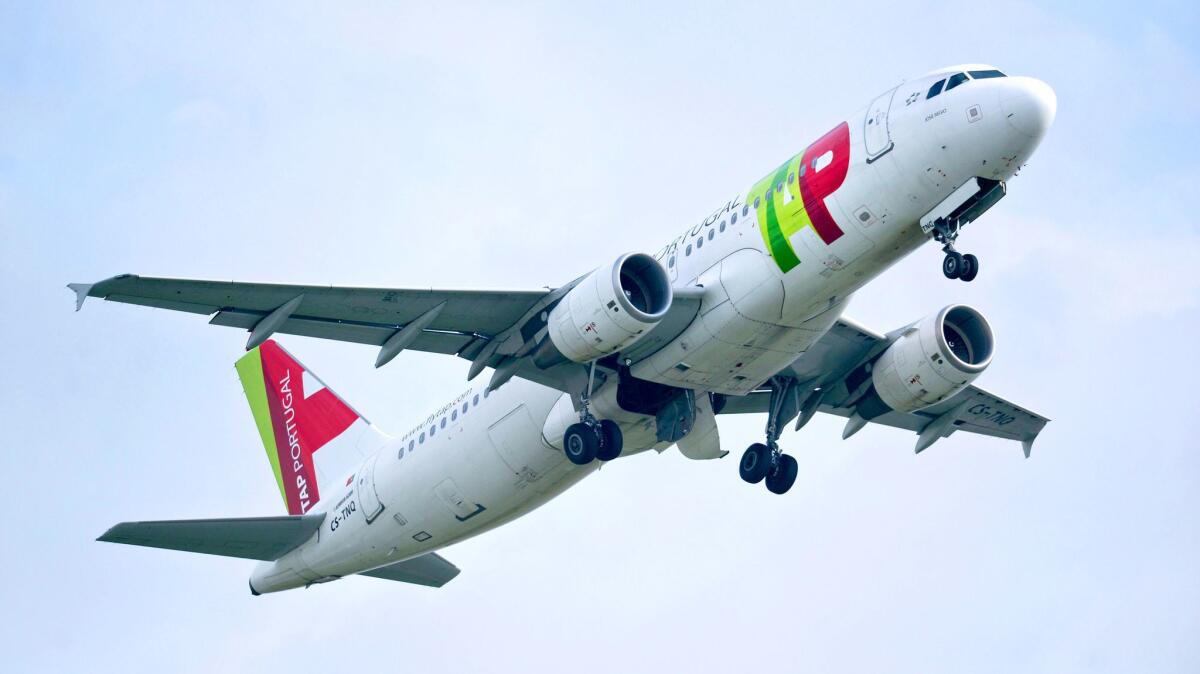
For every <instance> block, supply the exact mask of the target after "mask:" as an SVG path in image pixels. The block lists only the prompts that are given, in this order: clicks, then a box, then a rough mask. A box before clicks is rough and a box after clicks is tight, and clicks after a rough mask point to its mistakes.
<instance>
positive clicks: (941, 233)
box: [933, 218, 979, 282]
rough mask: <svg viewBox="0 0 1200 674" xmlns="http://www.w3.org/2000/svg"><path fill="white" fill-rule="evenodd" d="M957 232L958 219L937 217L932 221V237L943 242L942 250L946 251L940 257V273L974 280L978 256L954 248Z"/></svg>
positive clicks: (977, 270)
mask: <svg viewBox="0 0 1200 674" xmlns="http://www.w3.org/2000/svg"><path fill="white" fill-rule="evenodd" d="M958 232H959V224H958V221H949V220H946V219H945V218H938V219H937V221H936V222H934V223H933V239H934V240H935V241H937V242H938V243H941V244H944V245H943V246H942V250H943V251H945V253H946V257H945V258H943V259H942V273H943V274H945V275H946V278H949V279H955V278H956V279H959V280H961V281H968V282H969V281H974V280H975V276H976V275H978V274H979V258H977V257H975V256H974V255H971V254H970V253H967V254H966V255H963V254H962V253H960V252H958V251H957V250H955V249H954V242H955V241H956V240H957V239H958Z"/></svg>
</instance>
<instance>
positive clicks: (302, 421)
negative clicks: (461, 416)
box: [237, 339, 388, 515]
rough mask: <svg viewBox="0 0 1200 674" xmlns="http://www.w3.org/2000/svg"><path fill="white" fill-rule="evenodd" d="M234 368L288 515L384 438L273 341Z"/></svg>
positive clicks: (302, 509) (305, 507) (304, 507)
mask: <svg viewBox="0 0 1200 674" xmlns="http://www.w3.org/2000/svg"><path fill="white" fill-rule="evenodd" d="M237 372H238V377H239V378H241V380H242V388H243V389H244V390H245V392H246V400H247V401H248V402H249V403H250V410H251V412H253V414H254V423H255V424H256V425H257V426H258V433H259V435H260V436H261V437H262V441H263V446H264V447H266V450H267V459H268V460H269V461H270V462H271V470H272V471H273V472H274V473H275V482H276V484H277V485H278V486H279V493H280V496H282V497H283V502H284V504H285V505H286V506H287V511H288V514H291V515H303V514H304V513H306V512H309V511H310V510H311V509H312V507H313V506H314V505H316V504H317V502H318V501H320V500H321V493H322V492H324V491H327V488H328V487H330V485H335V486H336V483H337V482H338V481H344V480H346V479H347V478H348V477H350V475H351V474H352V473H353V472H354V471H355V470H356V469H357V468H358V467H359V465H360V464H361V463H362V462H363V459H365V458H366V457H367V456H369V455H370V454H371V453H373V452H374V451H376V450H377V449H379V447H380V446H381V445H382V444H383V443H384V442H386V441H387V440H388V437H387V436H386V435H384V434H383V433H382V432H380V431H379V430H378V429H377V428H375V427H374V426H373V425H371V423H370V422H368V421H367V420H366V419H364V418H363V417H362V416H361V415H360V414H359V413H358V412H356V411H355V410H354V408H352V407H350V405H348V404H347V403H346V401H344V400H342V399H341V398H340V397H338V395H337V394H335V393H334V392H333V391H332V390H331V389H329V388H328V387H326V386H325V383H324V382H322V381H321V380H320V379H318V378H317V376H316V375H314V374H313V373H312V372H310V371H309V370H308V369H306V368H305V367H304V366H303V365H302V364H300V362H299V361H297V360H296V359H295V358H293V357H292V355H291V354H290V353H288V352H287V351H285V350H284V349H283V347H281V346H280V345H279V344H278V343H276V342H275V341H274V340H270V339H269V340H267V341H265V342H263V343H262V344H261V345H259V346H256V347H254V348H253V349H251V350H250V351H248V352H246V355H244V356H242V357H241V358H240V359H238V361H237Z"/></svg>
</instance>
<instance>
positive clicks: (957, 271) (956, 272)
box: [942, 251, 965, 278]
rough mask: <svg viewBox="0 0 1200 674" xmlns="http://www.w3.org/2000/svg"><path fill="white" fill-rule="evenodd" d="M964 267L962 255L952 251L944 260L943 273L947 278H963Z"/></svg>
mask: <svg viewBox="0 0 1200 674" xmlns="http://www.w3.org/2000/svg"><path fill="white" fill-rule="evenodd" d="M964 266H965V265H964V263H963V256H962V254H961V253H957V252H955V251H950V252H948V253H946V257H945V259H943V260H942V273H943V274H945V275H946V278H958V277H960V276H962V273H963V267H964Z"/></svg>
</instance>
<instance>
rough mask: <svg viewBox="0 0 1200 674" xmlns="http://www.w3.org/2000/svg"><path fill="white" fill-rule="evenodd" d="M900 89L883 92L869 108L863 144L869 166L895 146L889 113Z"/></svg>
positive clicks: (894, 88) (864, 125)
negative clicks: (893, 98) (889, 124)
mask: <svg viewBox="0 0 1200 674" xmlns="http://www.w3.org/2000/svg"><path fill="white" fill-rule="evenodd" d="M899 88H900V87H899V86H896V87H892V88H891V89H889V90H888V91H885V92H883V93H882V94H880V95H879V96H877V97H876V98H875V100H873V101H871V105H869V106H868V107H867V114H866V116H865V117H864V118H863V143H864V144H865V145H866V148H867V163H868V164H869V163H871V162H873V161H875V160H876V159H879V158H880V157H882V156H883V155H885V154H887V153H888V151H889V150H891V149H892V147H893V146H894V145H895V144H894V143H893V142H892V131H891V129H890V128H889V127H888V111H889V110H890V109H891V107H892V97H893V96H895V95H896V90H897V89H899Z"/></svg>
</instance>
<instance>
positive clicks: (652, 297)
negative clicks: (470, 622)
mask: <svg viewBox="0 0 1200 674" xmlns="http://www.w3.org/2000/svg"><path fill="white" fill-rule="evenodd" d="M1056 107H1057V101H1056V98H1055V94H1054V91H1053V90H1052V89H1051V88H1050V87H1049V86H1048V85H1047V84H1045V83H1044V82H1042V81H1040V80H1038V79H1035V78H1032V77H1019V76H1008V75H1006V74H1005V73H1003V72H1001V71H1000V70H998V69H997V68H995V67H993V66H990V65H982V64H969V65H960V66H953V67H949V68H942V69H939V70H935V71H932V72H930V73H927V74H925V75H922V76H920V77H918V78H915V79H913V80H909V81H905V82H903V83H901V84H899V85H897V86H894V87H892V88H890V89H888V90H887V91H885V92H883V93H882V94H880V95H879V96H877V97H875V98H874V99H873V100H872V101H871V102H870V104H869V105H868V106H867V107H866V108H865V109H864V110H861V111H859V112H857V113H856V114H854V115H852V116H851V117H849V118H848V120H847V121H842V122H840V123H838V124H837V125H836V126H834V127H833V129H831V130H830V131H829V132H828V133H826V134H824V135H823V136H821V137H820V138H818V139H817V140H816V141H815V142H813V143H812V144H811V145H809V146H808V147H807V148H805V149H804V150H803V151H801V152H799V153H798V154H795V155H793V156H792V157H791V158H790V159H788V160H787V161H784V162H783V163H782V164H780V165H779V166H778V167H776V168H775V169H774V170H772V171H771V172H770V173H768V174H767V175H766V176H764V177H763V178H762V179H761V180H759V181H758V182H755V183H754V184H753V185H751V186H750V187H749V188H748V189H745V190H743V191H741V192H739V193H738V194H737V195H736V196H734V197H732V198H728V199H726V200H725V201H724V203H723V204H722V205H721V206H720V207H719V208H717V209H716V210H714V211H712V212H711V213H710V214H709V215H708V216H707V217H705V218H703V219H702V220H701V221H699V222H697V223H695V224H694V225H693V226H691V227H689V228H688V229H686V230H685V231H683V232H682V233H680V234H679V235H678V236H676V237H675V238H674V239H673V240H672V241H671V242H670V243H668V244H667V245H665V246H664V247H663V248H661V249H660V250H658V251H657V252H655V253H654V254H647V253H644V252H633V253H627V254H624V255H621V256H619V257H617V258H616V259H613V260H611V261H608V262H607V263H605V264H602V265H600V266H598V267H596V268H595V269H593V270H592V271H589V272H588V273H586V274H583V275H582V276H580V277H578V278H576V279H575V280H573V281H571V282H569V283H567V284H565V285H562V286H560V287H557V288H553V289H549V288H548V289H540V290H530V291H499V290H432V289H400V288H349V287H330V286H308V285H278V284H266V283H240V282H218V281H203V280H184V279H169V278H148V277H140V276H135V275H130V274H124V275H121V276H115V277H112V278H109V279H106V280H103V281H100V282H98V283H94V284H80V283H73V284H70V285H69V286H68V287H69V288H71V289H72V290H73V291H74V292H75V293H76V307H75V308H76V311H78V310H79V309H80V308H81V307H82V305H83V303H84V300H85V299H87V298H88V297H99V298H104V299H106V300H110V301H115V302H125V303H129V304H136V305H143V306H148V307H156V308H160V309H169V310H173V311H182V312H187V313H193V314H202V315H207V316H210V319H209V322H210V323H212V324H214V325H220V326H227V327H236V328H242V329H244V330H247V331H248V332H249V338H248V341H247V344H246V349H247V352H246V353H245V354H244V355H242V356H241V357H240V359H239V360H238V361H237V364H236V369H237V372H238V375H239V377H240V379H241V383H242V386H243V389H244V391H245V395H246V398H247V401H248V402H249V405H250V408H251V410H252V413H253V418H254V422H255V425H256V427H257V428H258V431H259V434H260V436H261V439H262V442H263V444H264V446H265V447H266V453H267V458H268V460H269V462H270V465H271V469H272V472H273V473H274V476H275V481H276V484H277V486H278V488H279V491H280V496H281V497H282V499H283V501H284V504H285V506H286V508H287V512H288V514H287V515H282V516H271V517H254V518H233V519H209V520H178V521H151V522H123V523H120V524H117V525H116V526H114V527H112V528H111V529H109V530H108V531H107V532H106V533H104V534H103V535H102V536H100V538H99V540H101V541H109V542H116V543H126V544H133V545H142V546H150V547H158V548H168V549H175V550H184V551H190V552H200V553H208V554H215V555H225V556H232V557H242V558H248V559H255V560H259V564H258V566H256V567H255V569H254V571H253V572H252V574H251V576H250V579H249V584H250V590H251V592H252V593H253V594H254V595H259V594H263V593H268V592H277V591H281V590H287V589H292V588H298V587H308V586H311V585H313V584H317V583H324V582H328V581H332V580H336V579H339V578H343V577H345V576H351V575H364V576H370V577H375V578H382V579H388V580H395V581H402V582H408V583H415V584H420V585H426V586H432V587H440V586H442V585H444V584H445V583H446V582H448V581H449V580H450V579H452V578H454V577H455V576H456V575H457V574H458V572H459V570H458V568H457V567H455V566H454V565H453V564H452V563H450V562H448V561H447V560H446V559H444V558H443V557H441V556H440V555H438V554H437V551H438V550H441V549H442V548H445V547H446V546H448V545H451V544H453V543H455V542H457V541H461V540H463V539H465V538H468V537H471V536H475V535H477V534H480V533H483V532H485V531H488V530H490V529H493V528H495V527H498V526H500V525H501V524H504V523H506V522H509V521H512V520H514V519H516V518H518V517H520V516H522V515H524V514H526V513H528V512H530V511H532V510H533V509H534V508H537V507H539V506H541V505H542V504H544V503H546V502H547V501H549V500H550V499H552V498H554V497H555V496H556V495H558V494H560V493H562V492H563V491H564V490H566V489H567V488H569V487H571V486H572V485H574V484H575V483H576V482H578V481H579V480H581V479H583V478H584V477H586V476H587V475H589V474H591V473H592V472H594V471H595V470H596V469H597V468H598V467H599V466H601V465H602V464H604V463H605V462H608V461H613V460H615V459H617V458H619V457H625V456H630V455H633V454H638V453H641V452H645V451H648V450H655V451H657V452H663V451H665V450H666V449H668V448H669V447H671V446H672V445H674V446H677V447H678V448H679V451H680V452H681V453H682V454H683V455H684V456H685V457H687V458H689V459H696V460H711V459H719V458H721V457H724V456H725V455H727V454H728V453H729V452H728V450H726V449H725V448H724V447H723V445H722V442H721V438H720V434H719V432H718V427H717V421H716V419H717V417H718V416H719V415H723V414H748V413H758V414H765V415H766V418H767V421H766V428H765V432H764V437H763V438H762V441H761V442H756V443H754V444H752V445H750V447H749V448H747V449H746V450H745V451H744V452H743V453H742V455H741V460H740V462H739V465H738V469H739V473H740V475H741V477H742V479H744V480H745V481H746V482H748V483H752V484H757V483H765V486H766V488H767V489H768V490H770V491H771V492H773V493H776V494H783V493H785V492H787V491H788V490H789V489H790V488H791V487H792V485H793V483H794V482H795V480H796V475H797V471H798V464H797V462H796V459H795V458H794V457H793V456H791V455H790V454H786V453H784V452H783V451H782V450H781V448H780V446H779V439H780V436H781V434H782V431H783V429H784V428H785V426H787V425H788V424H790V423H792V422H793V421H794V422H795V424H794V427H795V429H796V430H797V431H798V430H800V429H801V428H803V427H804V426H805V424H807V423H808V422H809V421H810V420H811V419H812V418H813V416H814V415H815V414H816V413H817V412H824V413H827V414H833V415H838V416H841V417H845V418H846V419H847V421H846V426H845V430H844V432H843V437H844V438H848V437H850V436H851V435H853V434H854V433H856V432H857V431H859V430H860V429H862V428H863V427H864V426H865V425H866V424H868V423H876V424H883V425H886V426H892V427H896V428H901V429H906V430H908V431H910V432H913V433H915V434H916V437H917V439H916V445H915V450H916V452H917V453H920V452H922V451H924V450H925V449H927V448H928V447H930V446H931V445H932V444H933V443H935V442H937V441H938V440H940V439H942V438H946V437H948V436H950V435H952V434H954V433H955V432H957V431H964V432H968V433H978V434H983V435H987V436H993V437H997V438H1002V439H1008V440H1016V441H1019V442H1021V443H1022V446H1023V450H1024V454H1025V457H1026V458H1028V457H1029V455H1030V452H1031V449H1032V446H1033V442H1034V439H1035V438H1036V437H1037V436H1038V434H1039V433H1040V432H1041V430H1042V429H1043V428H1044V426H1045V425H1046V422H1047V419H1046V418H1045V417H1042V416H1040V415H1038V414H1036V413H1034V412H1031V411H1029V410H1027V409H1024V408H1022V407H1020V406H1018V405H1016V404H1014V403H1012V402H1009V401H1007V400H1005V399H1003V398H1001V397H999V396H997V395H994V394H992V393H989V392H987V391H985V390H983V389H981V388H979V387H977V386H975V385H974V381H975V380H976V379H977V378H978V377H979V375H980V374H982V373H983V371H984V370H985V369H986V368H987V367H988V365H989V363H990V362H991V359H992V353H993V348H994V339H993V335H992V330H991V327H990V325H989V323H988V321H987V319H985V318H984V316H983V315H982V314H981V313H980V312H979V311H977V310H976V309H974V308H972V307H969V306H966V305H958V304H955V305H950V306H946V307H944V308H941V309H939V310H937V311H934V312H932V313H931V314H929V315H928V316H926V317H924V318H921V319H919V320H917V321H915V322H913V323H911V324H909V325H906V326H903V327H899V328H897V329H895V330H893V331H891V332H887V333H882V332H877V331H875V330H873V329H871V328H868V327H866V326H864V325H862V324H860V323H857V322H855V321H853V320H851V319H850V318H847V317H845V316H843V310H844V309H845V307H846V304H847V301H848V300H849V299H850V297H851V296H852V295H853V293H854V292H855V291H856V290H858V289H859V288H861V287H862V286H863V285H865V284H866V283H868V282H869V281H871V280H872V279H874V278H875V277H876V276H878V275H879V274H880V273H881V272H883V271H884V270H885V269H887V268H888V267H889V266H891V265H892V264H894V263H895V262H896V261H897V260H899V259H901V258H902V257H904V256H906V255H908V254H909V253H911V252H912V251H914V250H916V249H917V248H918V247H920V246H921V245H923V244H925V243H926V242H927V241H930V240H933V241H934V242H935V244H940V245H941V247H942V250H943V251H944V252H945V256H944V258H943V263H942V271H943V273H944V275H945V276H946V277H947V278H949V279H959V280H962V281H971V280H972V279H974V278H975V277H976V275H977V274H978V273H979V270H980V263H979V260H978V258H976V257H975V256H974V255H970V254H963V253H960V252H959V251H958V250H957V241H958V237H959V234H960V233H961V232H962V231H963V228H964V227H965V226H966V225H967V224H969V223H972V222H974V221H975V220H977V219H979V218H980V216H982V215H983V214H984V212H986V211H987V210H989V209H990V208H991V207H992V206H994V205H995V204H996V203H997V202H999V201H1000V200H1001V199H1002V198H1003V197H1004V196H1005V194H1006V193H1007V189H1008V182H1009V181H1010V180H1011V178H1012V177H1013V176H1014V175H1016V174H1017V172H1018V170H1019V169H1020V168H1021V167H1022V166H1023V165H1025V163H1026V162H1027V160H1028V159H1029V157H1030V156H1031V155H1032V153H1033V151H1034V150H1035V149H1036V148H1037V146H1038V144H1039V143H1040V142H1041V140H1042V139H1043V137H1044V136H1045V134H1046V132H1047V130H1048V129H1049V127H1050V125H1051V124H1052V123H1053V120H1054V116H1055V112H1056ZM278 334H289V335H302V336H306V337H315V338H321V339H331V340H340V341H344V342H353V343H358V344H368V345H371V346H374V347H377V348H378V354H377V357H376V360H375V366H376V367H382V366H383V365H385V364H387V363H388V362H390V361H391V360H392V359H394V358H396V357H397V356H398V355H399V354H400V353H402V352H403V351H405V350H416V351H424V352H432V353H440V354H453V355H457V356H459V357H460V358H463V359H465V360H467V361H469V362H470V365H469V368H468V374H467V379H468V381H473V380H475V378H476V377H477V375H479V374H480V373H482V372H483V371H484V370H485V369H488V368H490V369H491V371H492V373H491V376H490V379H489V381H488V382H487V384H486V385H474V386H472V387H471V388H469V389H467V390H466V391H464V392H463V393H462V394H461V395H459V396H458V397H456V398H455V399H454V400H452V401H450V402H448V403H446V404H445V405H444V406H442V407H441V408H439V409H438V410H437V411H435V412H434V413H432V414H430V415H429V416H428V417H426V418H425V419H424V420H423V421H422V422H421V423H420V424H417V425H416V426H414V427H413V428H412V429H410V430H409V431H408V432H407V433H405V434H403V435H400V436H399V437H395V436H390V435H387V434H385V433H384V432H382V431H381V430H380V429H379V428H378V427H376V426H375V425H374V424H372V423H370V422H369V421H368V420H367V419H366V418H365V417H363V416H362V415H361V414H360V413H359V412H357V411H356V410H355V409H354V408H353V407H351V406H350V405H349V404H348V403H346V402H345V401H344V400H343V399H342V398H341V397H339V396H338V395H337V394H335V393H334V392H333V391H332V390H331V389H330V388H329V387H327V386H326V385H325V384H324V382H323V381H322V380H321V379H319V378H318V377H317V376H316V375H315V374H313V373H312V372H311V371H310V370H309V369H308V368H306V367H305V366H304V365H302V364H301V363H300V362H299V361H298V360H296V359H295V358H294V357H293V356H292V355H291V354H290V353H288V351H286V350H285V349H284V348H283V347H282V346H281V345H280V344H279V343H278V342H277V341H276V340H275V339H274V336H275V335H278Z"/></svg>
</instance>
